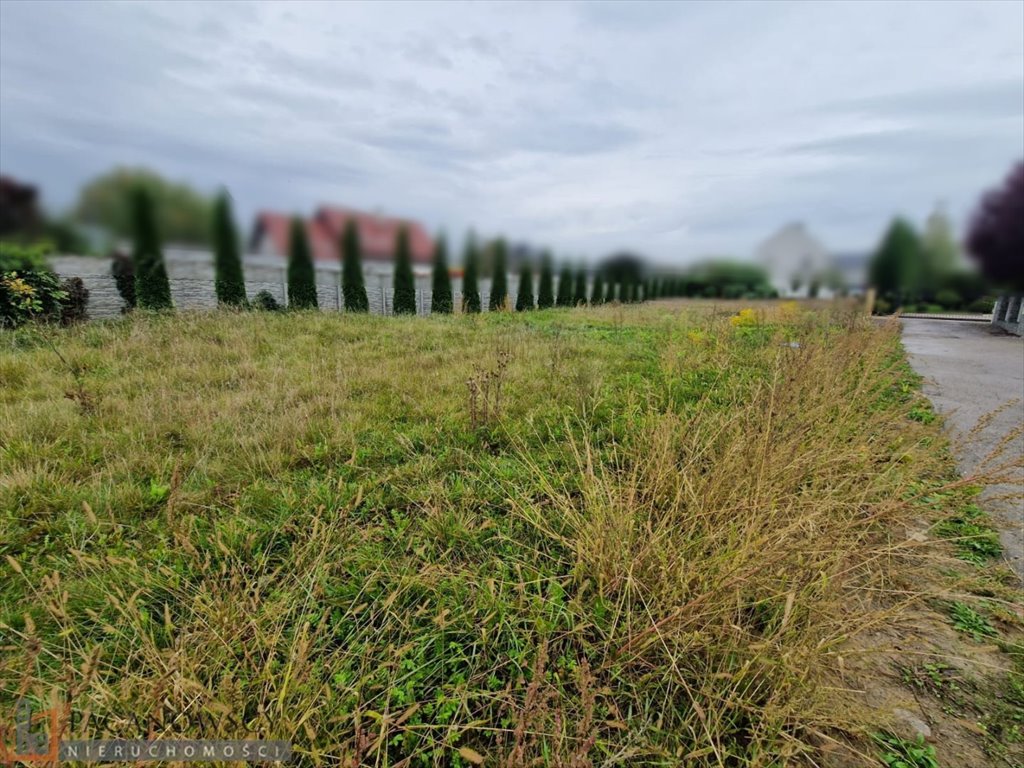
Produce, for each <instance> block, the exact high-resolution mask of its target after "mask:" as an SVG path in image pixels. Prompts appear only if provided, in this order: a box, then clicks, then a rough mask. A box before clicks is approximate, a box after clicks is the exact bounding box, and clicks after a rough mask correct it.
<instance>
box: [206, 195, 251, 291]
mask: <svg viewBox="0 0 1024 768" xmlns="http://www.w3.org/2000/svg"><path fill="white" fill-rule="evenodd" d="M213 272H214V282H213V284H214V288H215V290H216V291H217V301H218V302H219V303H221V304H224V305H226V306H230V307H241V306H244V305H245V277H244V276H243V275H242V258H241V256H240V255H239V253H238V232H237V231H236V230H235V222H234V221H232V218H231V200H230V198H228V194H227V192H221V194H220V195H218V197H217V200H216V201H215V202H214V204H213Z"/></svg>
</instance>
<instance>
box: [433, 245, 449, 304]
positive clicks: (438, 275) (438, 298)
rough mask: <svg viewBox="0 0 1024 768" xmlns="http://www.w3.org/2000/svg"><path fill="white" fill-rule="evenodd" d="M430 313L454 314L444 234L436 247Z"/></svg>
mask: <svg viewBox="0 0 1024 768" xmlns="http://www.w3.org/2000/svg"><path fill="white" fill-rule="evenodd" d="M430 311H431V312H433V313H437V314H440V315H450V314H451V313H452V276H451V275H450V274H449V273H448V244H447V243H446V242H445V237H444V234H441V235H438V237H437V243H435V245H434V274H433V280H432V282H431V293H430Z"/></svg>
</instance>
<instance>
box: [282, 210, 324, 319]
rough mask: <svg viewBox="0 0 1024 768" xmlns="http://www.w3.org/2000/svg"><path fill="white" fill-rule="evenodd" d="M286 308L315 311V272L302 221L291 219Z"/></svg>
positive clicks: (296, 218)
mask: <svg viewBox="0 0 1024 768" xmlns="http://www.w3.org/2000/svg"><path fill="white" fill-rule="evenodd" d="M288 306H289V307H291V308H294V309H316V307H317V306H318V305H317V300H316V272H314V270H313V257H312V256H311V255H310V253H309V242H308V241H307V240H306V225H305V224H303V222H302V219H300V218H298V217H295V218H294V219H292V230H291V235H290V237H289V238H288Z"/></svg>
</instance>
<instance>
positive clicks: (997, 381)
mask: <svg viewBox="0 0 1024 768" xmlns="http://www.w3.org/2000/svg"><path fill="white" fill-rule="evenodd" d="M902 322H903V346H904V347H905V348H906V350H907V353H908V354H909V356H910V364H911V365H912V366H913V367H914V370H915V371H917V372H918V373H919V374H921V376H923V377H924V393H925V394H926V395H928V397H929V398H930V399H931V401H932V403H933V404H934V405H935V408H936V410H938V411H939V413H941V414H943V415H944V416H945V418H946V423H947V425H948V427H949V429H950V430H951V432H952V434H953V437H954V441H953V445H954V451H955V453H956V458H957V464H958V466H959V468H960V471H961V472H962V473H964V474H967V473H969V472H972V471H973V470H974V469H975V468H976V467H977V466H978V464H979V463H980V462H981V460H982V458H983V457H984V456H985V455H986V454H987V453H988V452H989V451H990V450H991V449H992V448H993V447H994V446H995V445H996V443H998V442H999V440H1000V438H1002V437H1003V436H1004V435H1006V434H1007V433H1008V432H1009V431H1010V430H1012V429H1014V428H1015V427H1019V426H1020V425H1021V424H1024V339H1021V338H1020V337H1019V336H1010V335H1007V334H1003V333H997V332H993V330H992V328H991V326H989V325H987V324H985V323H971V322H958V321H956V320H912V319H905V320H903V321H902ZM1013 399H1016V400H1017V402H1016V403H1014V404H1013V405H1011V406H1010V407H1008V408H1006V409H1005V410H1003V411H1002V412H1001V413H999V414H998V415H997V416H996V417H995V419H994V421H993V423H992V425H991V426H990V427H988V428H987V429H985V430H984V431H983V432H981V433H980V434H978V435H977V438H976V439H973V438H972V439H967V433H968V432H970V430H971V429H972V428H973V427H974V426H975V425H976V424H977V422H978V419H979V418H981V417H982V416H984V415H985V414H987V413H991V412H993V411H995V410H996V409H997V408H999V407H1001V406H1004V405H1006V403H1007V402H1008V401H1010V400H1013ZM1022 455H1024V436H1021V437H1020V438H1019V439H1017V440H1015V441H1014V442H1013V444H1011V445H1010V446H1009V449H1008V452H1007V458H1010V457H1013V456H1017V457H1020V456H1022ZM1022 480H1024V478H1022ZM1020 490H1021V488H1020V486H1018V487H1016V488H1014V487H1013V486H1005V485H1004V486H990V487H989V488H987V489H986V491H985V494H984V495H983V496H982V502H983V506H984V507H985V509H986V510H987V511H988V512H990V513H991V514H992V515H993V516H994V517H995V518H996V520H997V521H998V522H999V524H1000V528H1001V530H1000V538H1001V539H1002V542H1003V548H1004V550H1005V556H1006V559H1007V560H1008V561H1009V563H1010V565H1011V566H1012V567H1013V569H1014V570H1015V571H1016V572H1017V574H1018V575H1019V576H1020V577H1021V579H1022V580H1024V500H1021V499H1013V500H1005V499H1003V500H1001V499H993V498H992V497H993V496H997V495H999V494H1000V493H1008V492H1012V491H1018V492H1019V491H1020Z"/></svg>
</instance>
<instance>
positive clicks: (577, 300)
mask: <svg viewBox="0 0 1024 768" xmlns="http://www.w3.org/2000/svg"><path fill="white" fill-rule="evenodd" d="M572 294H573V295H572V303H573V304H575V305H576V306H577V307H578V306H580V305H581V304H582V305H586V303H587V271H586V270H585V269H583V267H580V268H579V269H578V270H577V271H576V284H575V286H574V287H573V292H572Z"/></svg>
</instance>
